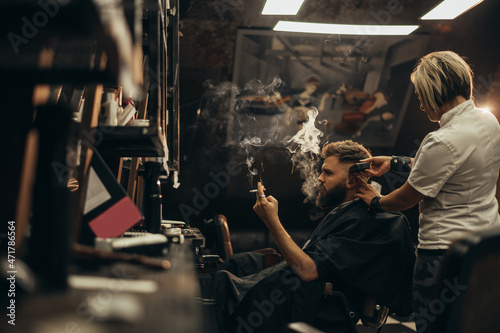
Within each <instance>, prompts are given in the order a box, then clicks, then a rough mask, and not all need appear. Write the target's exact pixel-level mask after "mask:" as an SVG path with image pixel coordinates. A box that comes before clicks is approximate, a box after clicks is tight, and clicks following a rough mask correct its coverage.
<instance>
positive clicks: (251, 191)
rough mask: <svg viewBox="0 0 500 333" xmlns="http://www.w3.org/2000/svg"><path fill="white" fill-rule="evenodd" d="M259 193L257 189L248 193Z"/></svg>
mask: <svg viewBox="0 0 500 333" xmlns="http://www.w3.org/2000/svg"><path fill="white" fill-rule="evenodd" d="M257 191H258V190H257V189H255V190H250V191H248V192H250V193H255V192H257Z"/></svg>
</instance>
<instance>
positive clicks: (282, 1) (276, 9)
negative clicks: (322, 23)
mask: <svg viewBox="0 0 500 333" xmlns="http://www.w3.org/2000/svg"><path fill="white" fill-rule="evenodd" d="M302 3H304V0H267V2H266V4H265V5H264V9H263V10H262V15H297V13H298V12H299V9H300V7H301V6H302Z"/></svg>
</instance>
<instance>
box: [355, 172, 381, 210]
mask: <svg viewBox="0 0 500 333" xmlns="http://www.w3.org/2000/svg"><path fill="white" fill-rule="evenodd" d="M356 182H357V183H358V192H357V193H356V194H354V197H355V198H360V199H362V200H363V201H364V202H365V203H366V204H367V205H368V206H370V204H371V202H372V199H373V198H375V197H379V196H380V193H378V191H377V190H376V189H375V188H374V187H373V186H371V185H370V184H367V183H366V182H365V181H364V180H363V179H361V177H356Z"/></svg>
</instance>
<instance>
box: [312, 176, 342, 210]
mask: <svg viewBox="0 0 500 333" xmlns="http://www.w3.org/2000/svg"><path fill="white" fill-rule="evenodd" d="M346 196H347V187H346V180H345V179H344V181H343V182H342V183H340V184H338V185H337V186H335V187H334V188H332V189H331V191H330V192H327V191H326V189H325V186H324V185H323V184H320V185H319V193H318V196H317V197H316V205H317V206H318V207H320V208H333V207H334V206H338V205H340V204H341V203H342V202H344V200H345V198H346Z"/></svg>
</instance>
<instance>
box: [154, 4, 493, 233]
mask: <svg viewBox="0 0 500 333" xmlns="http://www.w3.org/2000/svg"><path fill="white" fill-rule="evenodd" d="M499 7H500V1H496V0H486V1H484V2H483V3H482V4H480V5H479V6H478V7H476V8H474V9H473V10H471V11H470V12H468V13H466V14H464V15H462V16H461V17H459V18H457V19H455V20H453V21H447V22H444V21H439V22H437V21H436V22H434V21H429V22H424V21H422V22H420V24H421V26H422V27H421V28H420V29H419V30H418V33H423V34H428V35H429V36H430V39H429V44H428V47H427V53H428V52H432V51H439V50H453V51H455V52H457V53H459V54H460V55H462V56H464V57H466V58H467V59H468V61H469V63H470V64H471V65H472V68H473V70H474V72H475V86H476V94H475V97H476V104H477V105H478V106H479V107H485V106H486V105H485V103H486V99H487V93H488V92H490V98H489V99H492V98H491V93H493V94H500V88H497V89H496V90H495V89H494V87H495V86H496V85H498V82H495V81H494V80H495V79H494V74H495V73H496V70H497V68H498V66H499V63H500V62H499V60H500V50H499V49H500V43H499V37H498V35H497V31H499V26H500V23H499V20H498V18H497V15H498V13H499V12H500V8H499ZM219 14H220V13H217V11H215V9H214V8H212V7H210V6H206V15H205V16H203V17H201V16H196V15H195V16H194V17H190V14H188V15H187V16H186V18H185V19H184V20H183V22H182V29H181V31H182V33H183V37H182V38H181V77H180V80H181V84H180V87H181V92H180V94H181V124H182V125H181V126H182V129H181V135H182V136H181V154H182V163H181V173H180V183H181V186H180V187H179V188H178V189H173V188H172V187H171V184H170V183H167V184H164V187H163V194H164V217H165V218H173V219H185V217H186V214H188V219H189V221H190V222H191V223H192V224H193V225H199V224H201V221H202V220H203V219H204V218H210V217H211V216H213V214H215V213H222V214H225V215H226V216H227V217H228V220H229V223H230V225H231V228H234V229H250V230H263V229H264V226H263V224H262V223H261V222H260V221H259V220H258V218H257V217H256V215H255V214H254V213H253V211H252V206H253V204H254V201H255V198H254V196H253V195H251V194H249V193H239V192H236V193H235V188H238V186H235V184H241V183H244V182H246V181H247V180H246V178H245V177H246V176H245V174H246V173H245V171H244V168H245V166H244V165H241V164H240V165H238V164H237V167H235V168H234V172H233V174H231V175H230V176H231V177H230V181H229V182H228V183H227V184H225V183H224V182H222V181H221V182H219V184H217V182H216V181H215V180H214V176H213V175H214V174H219V175H221V174H224V173H226V174H229V173H230V172H229V171H228V163H230V162H231V161H233V162H234V161H236V163H240V162H241V160H239V159H238V158H237V154H236V153H235V151H234V150H232V148H231V147H227V146H225V143H226V132H225V129H226V127H227V117H226V116H227V115H225V114H224V111H223V110H224V109H223V108H220V109H217V108H206V103H207V99H206V97H204V92H205V88H206V82H207V81H211V82H212V83H213V84H221V83H223V82H228V81H231V79H232V71H233V64H234V50H235V41H236V30H237V25H238V23H237V22H238V20H236V19H234V18H235V17H232V16H237V15H239V14H238V12H236V11H227V12H226V13H224V15H226V16H225V18H226V19H223V20H221V16H220V15H219ZM231 18H232V19H234V20H231ZM408 80H409V73H408ZM496 80H497V81H498V80H500V78H498V77H497V78H496ZM497 100H500V99H498V98H497ZM437 128H438V125H437V124H435V123H431V122H430V121H429V120H428V119H427V116H426V115H425V114H424V113H423V112H421V111H420V110H419V103H418V99H417V98H416V97H415V96H412V98H411V100H410V103H409V106H408V110H407V112H406V116H405V119H404V121H403V124H402V127H401V130H400V133H399V137H398V140H397V143H396V146H395V147H394V149H393V150H392V151H387V150H374V151H373V153H374V154H411V153H415V152H416V150H417V149H418V146H419V144H420V142H421V141H422V139H423V138H424V136H425V135H426V134H427V133H429V132H430V131H433V130H436V129H437ZM267 157H268V159H267V160H266V164H265V165H266V172H265V173H264V175H265V177H267V183H268V184H269V186H268V192H269V194H275V193H280V194H281V193H283V192H285V193H286V194H282V196H281V197H277V199H278V200H279V201H280V217H281V219H282V221H284V222H285V223H286V226H288V227H291V228H299V229H305V230H309V229H311V228H312V227H313V224H312V223H311V222H310V221H309V215H311V214H312V213H313V212H312V211H311V208H312V207H311V206H308V205H305V204H303V199H304V196H303V195H302V194H301V193H300V191H299V190H298V188H299V187H300V184H301V180H300V179H299V178H298V176H297V175H296V174H291V164H290V162H289V161H288V160H287V156H286V155H285V154H280V153H277V152H275V153H273V152H268V156H267ZM240 168H241V169H240ZM238 170H240V171H238ZM213 184H216V185H213ZM400 184H402V182H400ZM216 187H218V189H217V190H216ZM294 188H295V189H296V190H293V189H294ZM205 189H209V190H210V189H212V190H213V192H210V191H209V192H207V193H209V194H210V196H212V197H211V198H208V197H207V196H205V195H204V197H205V199H206V200H202V198H200V195H199V193H201V194H204V193H205ZM279 189H286V191H280V190H279ZM181 206H182V208H181ZM187 206H189V207H187ZM182 212H184V214H183V213H182ZM406 213H407V215H408V217H409V219H410V221H411V223H412V225H413V226H414V231H415V232H416V226H417V220H418V214H417V210H416V208H414V209H411V210H409V211H407V212H406Z"/></svg>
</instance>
